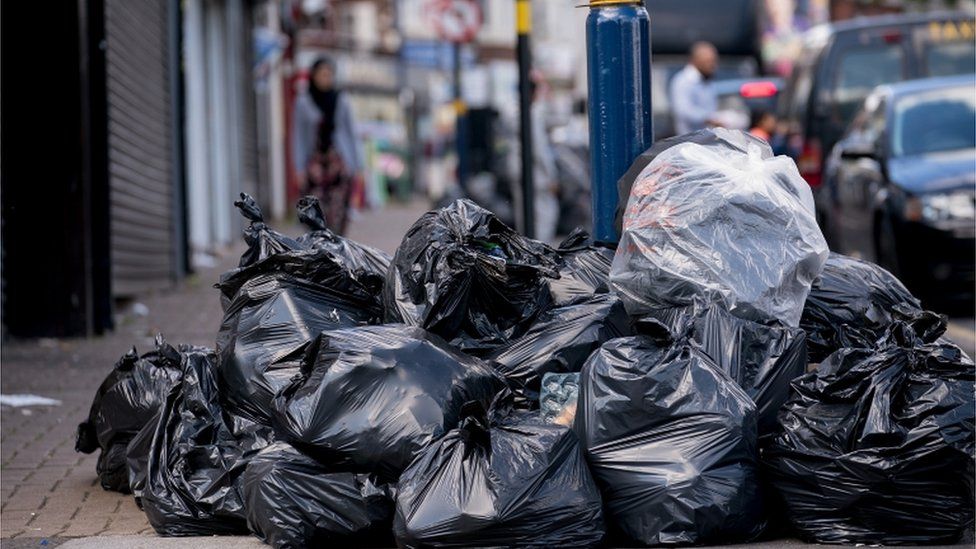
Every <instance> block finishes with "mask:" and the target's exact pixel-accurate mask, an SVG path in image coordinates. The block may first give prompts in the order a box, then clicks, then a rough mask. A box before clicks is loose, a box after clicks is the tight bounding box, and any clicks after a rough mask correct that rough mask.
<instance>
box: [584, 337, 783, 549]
mask: <svg viewBox="0 0 976 549" xmlns="http://www.w3.org/2000/svg"><path fill="white" fill-rule="evenodd" d="M574 429H575V430H576V432H577V433H578V434H579V436H580V440H581V442H582V444H583V449H584V452H585V454H586V458H587V462H588V463H589V465H590V470H591V471H592V472H593V476H594V477H595V478H596V480H597V484H598V485H599V487H600V491H601V492H602V494H603V501H604V509H605V513H606V520H607V526H608V530H609V532H610V533H611V534H612V535H613V536H614V537H613V538H612V539H613V543H614V544H615V545H618V546H619V545H633V544H637V545H688V544H709V543H714V544H718V543H722V544H725V543H729V542H736V541H746V540H750V539H753V538H755V537H756V536H758V535H759V534H760V533H761V531H762V529H763V527H764V521H763V518H762V511H763V510H762V505H761V502H760V487H759V479H758V455H757V439H756V408H755V405H754V404H753V402H752V401H751V400H750V399H749V397H748V395H746V394H745V392H743V390H742V389H741V388H740V387H739V386H738V385H737V384H736V383H735V381H733V380H732V379H731V378H729V377H728V376H727V375H726V374H725V373H724V372H722V371H721V370H719V369H718V368H717V367H716V365H715V364H714V363H713V362H712V361H711V359H709V358H708V357H707V356H706V355H705V354H704V353H702V352H701V351H700V350H699V349H698V348H697V346H695V345H693V344H690V343H688V342H687V341H671V340H670V339H669V338H667V337H664V336H660V337H649V336H646V335H641V336H634V337H624V338H619V339H614V340H612V341H609V342H607V343H605V344H604V345H603V346H602V347H601V348H600V350H599V351H597V352H595V353H594V354H593V355H592V356H591V357H590V359H589V360H588V361H587V363H586V365H585V366H584V367H583V371H582V372H581V374H580V388H579V397H578V402H577V409H576V418H575V423H574Z"/></svg>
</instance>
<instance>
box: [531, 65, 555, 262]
mask: <svg viewBox="0 0 976 549" xmlns="http://www.w3.org/2000/svg"><path fill="white" fill-rule="evenodd" d="M529 89H530V91H531V94H532V110H531V111H530V112H531V116H532V153H533V156H534V162H533V170H532V179H533V185H534V186H535V200H534V203H535V204H534V206H535V208H534V211H535V238H536V239H537V240H541V241H542V242H546V243H548V244H552V243H553V241H554V240H555V239H556V228H557V227H558V225H559V197H558V193H559V174H558V173H557V172H556V156H555V154H554V153H553V150H552V142H551V141H550V140H549V130H548V128H546V116H545V109H546V105H545V101H544V99H543V96H544V95H545V91H546V90H547V89H548V88H547V84H546V82H545V80H544V79H543V77H542V74H541V73H538V72H535V71H533V73H532V75H531V80H529Z"/></svg>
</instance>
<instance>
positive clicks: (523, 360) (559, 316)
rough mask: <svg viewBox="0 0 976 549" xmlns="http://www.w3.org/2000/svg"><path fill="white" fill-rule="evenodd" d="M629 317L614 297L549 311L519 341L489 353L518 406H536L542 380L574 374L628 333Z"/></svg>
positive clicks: (596, 298) (603, 297) (629, 330)
mask: <svg viewBox="0 0 976 549" xmlns="http://www.w3.org/2000/svg"><path fill="white" fill-rule="evenodd" d="M631 333H632V330H631V326H630V318H629V317H628V316H627V311H625V310H624V306H623V304H622V303H621V302H620V300H619V299H617V298H616V297H615V296H612V295H609V294H604V295H598V296H595V297H592V298H591V299H590V300H589V301H586V302H582V303H578V304H576V305H569V306H567V307H562V308H559V309H551V310H549V311H547V312H545V313H543V315H542V316H540V317H539V319H538V320H537V321H536V323H535V324H533V325H532V327H531V328H530V329H529V331H528V332H526V333H525V335H523V336H522V337H520V338H518V339H516V340H515V341H512V342H511V343H510V344H509V345H507V346H506V347H504V348H502V349H499V350H498V351H496V352H495V353H492V354H491V355H489V358H490V359H491V360H493V361H494V362H495V363H496V368H497V370H498V371H499V372H501V374H502V375H503V376H505V379H506V380H507V381H508V383H509V386H511V387H512V389H513V391H514V392H515V393H516V402H517V406H518V407H519V408H533V409H534V408H537V407H538V406H539V389H540V383H541V381H542V376H544V375H545V374H547V373H550V372H552V373H568V372H578V371H580V368H582V367H583V363H584V362H586V359H587V358H589V356H590V354H591V353H593V351H595V350H596V349H598V348H599V347H600V345H602V344H603V343H604V342H606V341H609V340H611V339H614V338H617V337H621V336H625V335H630V334H631Z"/></svg>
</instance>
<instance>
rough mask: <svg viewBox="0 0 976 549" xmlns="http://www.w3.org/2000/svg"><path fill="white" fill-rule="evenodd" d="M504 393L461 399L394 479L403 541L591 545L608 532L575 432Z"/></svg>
mask: <svg viewBox="0 0 976 549" xmlns="http://www.w3.org/2000/svg"><path fill="white" fill-rule="evenodd" d="M507 396H508V395H503V396H500V398H499V399H498V400H496V402H495V405H494V406H493V407H492V409H491V412H490V414H486V413H485V409H484V408H483V407H482V406H481V404H480V403H472V405H470V406H466V407H465V417H464V418H463V419H462V420H461V424H460V426H459V427H458V428H457V429H455V430H453V431H451V432H449V433H447V435H445V436H444V438H442V439H440V440H438V441H437V442H434V443H433V445H432V446H431V447H430V448H429V449H428V450H426V451H425V452H424V453H423V454H422V455H421V456H420V457H419V458H418V459H417V460H416V461H414V462H413V464H411V465H410V467H409V468H408V469H407V470H406V471H405V472H404V474H403V476H402V477H401V480H400V483H399V485H398V486H397V510H396V518H395V520H394V533H395V535H396V538H397V543H398V545H400V546H401V547H405V548H419V547H530V546H531V547H552V548H557V547H592V546H595V545H596V544H598V543H599V542H600V540H601V539H602V538H603V535H604V526H603V512H602V504H601V501H600V492H599V490H598V489H597V487H596V484H594V482H593V478H592V476H591V475H590V472H589V470H588V469H587V467H586V462H585V460H584V459H583V454H582V452H581V451H580V446H579V440H578V439H577V438H576V435H575V434H574V433H573V432H572V431H571V430H569V429H568V428H566V427H563V426H560V425H549V424H546V423H544V422H543V421H542V419H541V418H540V417H539V415H538V413H535V412H513V411H512V408H511V401H510V400H508V399H507V398H506V397H507Z"/></svg>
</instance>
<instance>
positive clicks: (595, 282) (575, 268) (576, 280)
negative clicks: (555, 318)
mask: <svg viewBox="0 0 976 549" xmlns="http://www.w3.org/2000/svg"><path fill="white" fill-rule="evenodd" d="M556 251H557V252H559V255H560V256H561V257H562V260H563V265H562V267H560V268H559V278H557V279H555V280H550V281H549V290H550V292H551V293H552V301H553V306H554V307H565V306H566V305H573V304H575V303H578V302H580V301H587V300H589V299H591V298H593V296H594V295H595V294H605V293H607V292H609V291H610V266H611V265H612V264H613V254H614V252H615V250H613V249H611V248H608V247H607V246H605V245H598V244H594V243H593V241H592V239H591V238H590V235H589V234H588V233H587V232H586V231H583V230H581V229H576V230H574V231H573V232H572V234H570V235H569V236H567V237H566V239H565V240H563V242H562V243H561V244H560V245H559V248H557V249H556Z"/></svg>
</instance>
